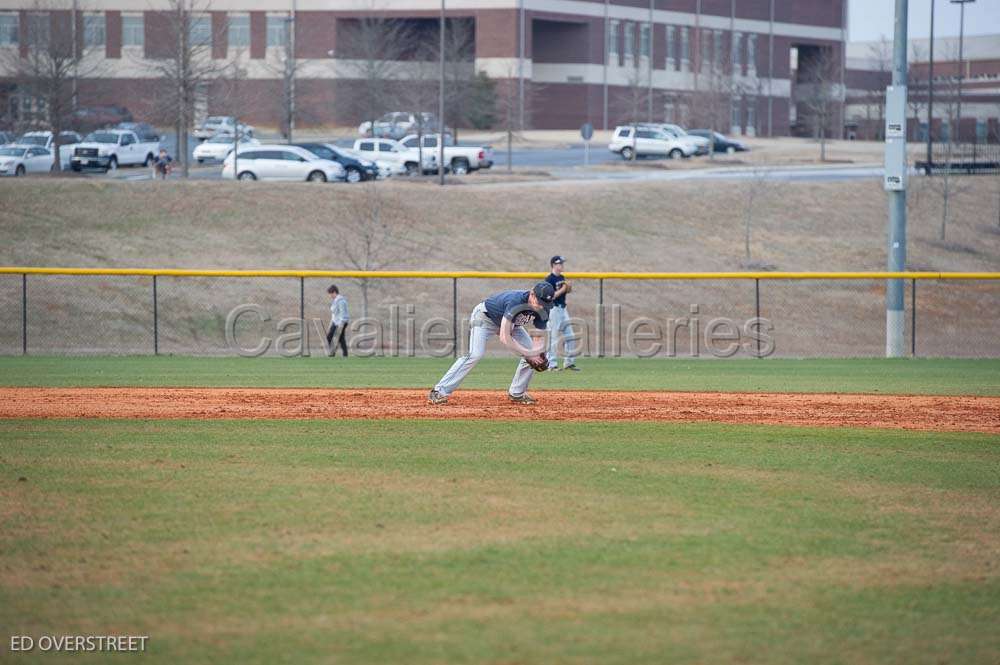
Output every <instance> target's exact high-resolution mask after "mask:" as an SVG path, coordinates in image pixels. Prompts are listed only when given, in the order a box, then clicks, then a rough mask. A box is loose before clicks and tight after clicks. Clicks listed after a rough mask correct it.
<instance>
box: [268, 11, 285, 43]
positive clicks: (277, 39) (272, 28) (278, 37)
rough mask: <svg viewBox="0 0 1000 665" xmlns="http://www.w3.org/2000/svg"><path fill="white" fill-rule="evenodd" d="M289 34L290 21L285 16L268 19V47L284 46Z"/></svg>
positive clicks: (269, 17)
mask: <svg viewBox="0 0 1000 665" xmlns="http://www.w3.org/2000/svg"><path fill="white" fill-rule="evenodd" d="M287 34H288V19H287V18H286V17H284V16H268V17H267V45H268V46H284V45H285V38H286V36H287Z"/></svg>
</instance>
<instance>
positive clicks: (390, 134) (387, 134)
mask: <svg viewBox="0 0 1000 665" xmlns="http://www.w3.org/2000/svg"><path fill="white" fill-rule="evenodd" d="M420 118H422V119H423V130H424V131H425V132H436V131H438V120H437V116H435V115H434V114H433V113H427V112H424V113H421V114H420ZM420 118H418V117H417V115H416V114H414V113H407V112H405V111H394V112H392V113H386V114H385V115H383V116H382V117H381V118H379V119H378V120H376V121H375V122H374V123H372V122H371V121H370V120H369V121H365V122H363V123H361V124H360V125H358V133H359V134H361V136H364V137H366V138H367V137H372V138H389V139H401V138H403V137H404V136H406V135H407V134H412V133H413V132H415V131H417V128H418V127H419V122H418V121H419V120H420Z"/></svg>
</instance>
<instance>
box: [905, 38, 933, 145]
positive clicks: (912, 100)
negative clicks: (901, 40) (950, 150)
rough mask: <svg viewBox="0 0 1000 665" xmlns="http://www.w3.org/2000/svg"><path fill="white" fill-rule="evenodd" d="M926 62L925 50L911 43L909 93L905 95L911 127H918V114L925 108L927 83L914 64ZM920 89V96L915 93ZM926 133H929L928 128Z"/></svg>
mask: <svg viewBox="0 0 1000 665" xmlns="http://www.w3.org/2000/svg"><path fill="white" fill-rule="evenodd" d="M926 62H927V49H925V48H924V47H923V46H921V45H920V44H918V43H916V42H913V43H911V44H910V57H909V63H910V67H909V73H908V74H907V80H908V83H907V85H908V86H909V91H910V92H909V93H908V94H907V95H906V105H907V107H909V111H910V114H911V115H912V116H913V126H914V127H920V114H921V112H922V111H923V109H925V108H926V107H927V102H926V97H925V95H926V94H927V85H928V81H927V78H926V74H924V76H923V78H921V68H919V67H915V66H914V64H915V63H926ZM921 88H922V94H920V93H918V92H917V91H918V90H919V89H921ZM927 131H928V132H929V131H931V128H930V126H928V127H927Z"/></svg>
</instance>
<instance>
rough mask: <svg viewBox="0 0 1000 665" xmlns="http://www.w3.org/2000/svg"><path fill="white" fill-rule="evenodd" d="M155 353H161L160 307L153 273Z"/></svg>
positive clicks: (155, 354)
mask: <svg viewBox="0 0 1000 665" xmlns="http://www.w3.org/2000/svg"><path fill="white" fill-rule="evenodd" d="M153 355H154V356H158V355H160V309H159V306H158V299H157V297H156V275H153Z"/></svg>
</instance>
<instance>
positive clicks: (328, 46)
mask: <svg viewBox="0 0 1000 665" xmlns="http://www.w3.org/2000/svg"><path fill="white" fill-rule="evenodd" d="M297 18H298V20H297V21H296V22H295V52H296V55H297V56H298V57H300V58H329V57H330V56H329V55H328V53H329V52H330V51H331V50H334V49H335V48H336V46H337V18H336V15H335V14H334V13H333V12H298V15H297Z"/></svg>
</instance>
